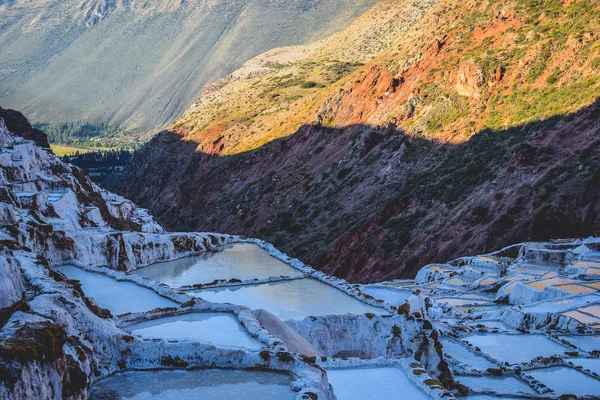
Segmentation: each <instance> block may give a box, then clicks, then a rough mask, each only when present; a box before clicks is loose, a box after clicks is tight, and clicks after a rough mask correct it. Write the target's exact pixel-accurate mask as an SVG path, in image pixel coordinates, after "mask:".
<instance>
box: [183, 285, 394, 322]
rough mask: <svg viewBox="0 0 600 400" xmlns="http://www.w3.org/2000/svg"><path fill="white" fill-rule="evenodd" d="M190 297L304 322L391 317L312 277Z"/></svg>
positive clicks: (205, 291)
mask: <svg viewBox="0 0 600 400" xmlns="http://www.w3.org/2000/svg"><path fill="white" fill-rule="evenodd" d="M189 294H190V295H192V296H195V297H201V298H203V299H204V300H208V301H212V302H217V303H232V304H240V305H244V306H246V307H249V308H251V309H259V308H262V309H265V310H267V311H270V312H272V313H273V314H275V315H276V316H277V317H278V318H280V319H282V320H288V319H304V318H306V317H308V316H311V315H313V316H318V315H338V314H348V313H350V314H364V313H368V312H370V313H374V314H387V311H386V310H385V309H383V308H380V307H374V306H371V305H368V304H365V303H363V302H361V301H359V300H358V299H356V298H354V297H352V296H349V295H347V294H346V293H344V292H342V291H341V290H338V289H336V288H334V287H332V286H330V285H327V284H325V283H323V282H320V281H317V280H315V279H308V278H306V279H296V280H293V281H283V282H274V283H265V284H261V285H249V286H237V287H228V288H222V289H204V290H197V291H193V292H189Z"/></svg>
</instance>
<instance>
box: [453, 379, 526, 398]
mask: <svg viewBox="0 0 600 400" xmlns="http://www.w3.org/2000/svg"><path fill="white" fill-rule="evenodd" d="M456 380H457V381H459V382H460V383H462V384H463V385H466V386H468V387H469V388H470V389H471V390H473V391H475V392H496V393H502V394H519V393H526V394H536V393H535V391H534V390H533V389H532V388H530V387H529V386H527V384H526V383H524V382H521V381H520V380H518V379H517V378H514V377H512V376H508V377H496V376H457V377H456Z"/></svg>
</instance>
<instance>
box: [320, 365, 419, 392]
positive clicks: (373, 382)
mask: <svg viewBox="0 0 600 400" xmlns="http://www.w3.org/2000/svg"><path fill="white" fill-rule="evenodd" d="M327 377H328V380H329V383H330V384H331V386H333V392H334V393H335V395H336V397H337V399H338V400H357V399H369V400H389V399H395V400H426V399H428V398H429V397H427V396H426V395H425V393H423V392H422V391H421V390H420V389H419V388H417V387H416V386H414V385H413V384H412V383H411V382H410V381H409V380H408V378H407V377H406V375H405V374H404V371H403V370H401V369H399V368H393V367H378V368H350V369H329V370H327Z"/></svg>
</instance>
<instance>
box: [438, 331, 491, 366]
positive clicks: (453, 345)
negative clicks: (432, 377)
mask: <svg viewBox="0 0 600 400" xmlns="http://www.w3.org/2000/svg"><path fill="white" fill-rule="evenodd" d="M440 341H441V342H442V351H443V352H444V354H446V355H449V356H450V357H452V359H453V360H455V361H460V362H461V363H463V364H466V365H469V366H471V367H473V368H476V369H478V370H480V371H486V370H487V369H488V368H498V366H497V365H496V364H494V363H493V362H491V361H489V360H487V359H486V358H484V357H481V356H478V355H477V354H474V353H473V352H471V351H470V350H469V349H467V348H466V347H465V346H464V345H462V344H460V343H459V342H457V341H455V340H453V339H449V338H447V337H444V338H442V339H441V340H440Z"/></svg>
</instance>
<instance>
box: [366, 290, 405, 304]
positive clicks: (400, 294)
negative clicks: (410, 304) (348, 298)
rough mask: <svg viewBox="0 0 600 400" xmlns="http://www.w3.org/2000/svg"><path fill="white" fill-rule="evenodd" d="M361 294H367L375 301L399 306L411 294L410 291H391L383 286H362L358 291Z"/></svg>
mask: <svg viewBox="0 0 600 400" xmlns="http://www.w3.org/2000/svg"><path fill="white" fill-rule="evenodd" d="M360 290H361V291H362V292H363V293H366V294H368V295H369V296H372V297H374V298H376V299H381V300H383V301H385V302H386V303H389V304H392V305H395V306H399V305H402V304H404V303H405V302H406V299H408V298H409V296H410V295H411V294H412V291H410V290H402V289H393V288H388V287H383V286H376V285H372V286H363V287H361V289H360Z"/></svg>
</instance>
